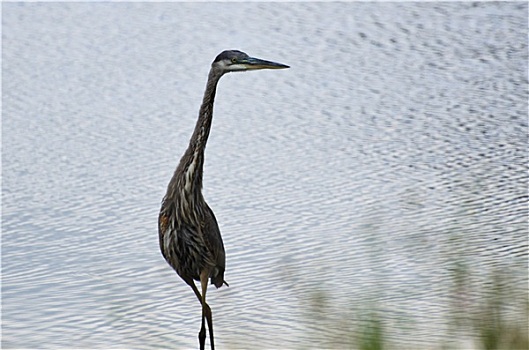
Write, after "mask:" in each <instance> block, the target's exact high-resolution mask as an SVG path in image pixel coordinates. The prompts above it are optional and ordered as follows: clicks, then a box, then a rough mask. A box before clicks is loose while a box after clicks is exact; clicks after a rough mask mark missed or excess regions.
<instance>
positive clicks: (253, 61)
mask: <svg viewBox="0 0 529 350" xmlns="http://www.w3.org/2000/svg"><path fill="white" fill-rule="evenodd" d="M240 63H241V64H243V65H244V66H245V67H246V69H248V70H254V69H283V68H290V66H287V65H286V64H282V63H277V62H270V61H265V60H262V59H260V58H255V57H248V58H246V59H244V60H242V62H240Z"/></svg>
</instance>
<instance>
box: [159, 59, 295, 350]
mask: <svg viewBox="0 0 529 350" xmlns="http://www.w3.org/2000/svg"><path fill="white" fill-rule="evenodd" d="M282 68H289V66H286V65H284V64H280V63H275V62H270V61H265V60H262V59H258V58H254V57H250V56H248V55H247V54H245V53H244V52H241V51H237V50H231V51H224V52H222V53H220V54H219V55H218V56H217V57H216V58H215V60H214V61H213V63H212V64H211V69H210V71H209V76H208V81H207V84H206V91H205V92H204V98H203V101H202V105H201V106H200V111H199V115H198V120H197V122H196V126H195V130H194V132H193V135H192V136H191V139H190V141H189V146H188V148H187V150H186V151H185V153H184V155H183V156H182V158H181V159H180V163H179V164H178V166H177V168H176V170H175V172H174V175H173V177H172V178H171V181H170V182H169V185H168V186H167V192H166V194H165V197H164V198H163V200H162V207H161V209H160V215H159V217H158V234H159V240H160V249H161V251H162V255H163V257H164V258H165V260H166V261H167V263H169V265H171V267H172V268H173V269H174V270H175V271H176V273H177V274H178V275H179V276H180V277H181V278H182V279H183V280H184V281H185V282H186V283H187V284H188V285H189V286H190V287H191V288H192V289H193V292H194V293H195V295H196V296H197V298H198V300H199V301H200V303H201V305H202V326H201V328H200V332H199V333H198V339H199V343H200V349H202V350H203V349H204V346H205V342H206V329H205V325H204V320H206V321H207V323H208V329H209V339H210V345H211V349H212V350H213V349H214V348H215V343H214V339H213V319H212V313H211V308H210V307H209V305H208V304H207V303H206V290H207V287H208V280H210V281H211V284H214V285H215V287H217V288H220V287H221V286H222V285H223V284H225V285H226V286H228V283H227V282H226V281H225V280H224V270H225V267H226V264H225V263H226V254H225V253H224V245H223V243H222V237H221V235H220V230H219V226H218V224H217V220H216V219H215V215H214V214H213V211H212V210H211V208H210V207H209V206H208V204H207V203H206V201H205V200H204V197H203V196H202V170H203V166H204V149H205V147H206V142H207V140H208V136H209V131H210V129H211V119H212V117H213V103H214V100H215V92H216V89H217V84H218V82H219V79H220V78H221V77H222V76H223V75H224V74H226V73H229V72H242V71H249V70H258V69H282ZM195 280H196V281H200V286H201V291H202V293H201V292H200V291H199V290H198V288H197V286H196V285H195V282H194V281H195Z"/></svg>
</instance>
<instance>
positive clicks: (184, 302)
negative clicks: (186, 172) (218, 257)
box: [2, 2, 528, 349]
mask: <svg viewBox="0 0 529 350" xmlns="http://www.w3.org/2000/svg"><path fill="white" fill-rule="evenodd" d="M2 12H3V26H2V31H3V37H2V75H3V79H2V90H3V95H2V346H3V347H4V348H41V349H44V348H48V349H56V348H71V347H74V348H93V349H106V348H135V349H153V348H194V347H196V344H197V340H196V334H197V332H198V329H199V326H200V305H199V304H198V302H197V301H196V299H195V296H194V295H193V293H192V291H191V290H190V289H189V287H188V286H186V285H185V283H183V282H182V281H181V280H180V279H179V277H178V276H177V275H176V274H175V273H174V272H173V271H172V270H171V269H170V268H169V266H168V265H167V264H166V263H165V261H164V260H163V258H162V256H161V254H160V253H159V248H158V234H157V214H158V209H159V205H160V201H161V198H162V196H163V195H164V193H165V189H166V185H167V183H168V181H169V179H170V177H171V175H172V172H173V170H174V167H175V166H176V164H177V161H178V159H179V157H180V155H181V154H182V153H183V151H184V149H185V147H186V146H187V142H188V140H189V137H190V135H191V132H192V130H193V126H194V123H195V119H196V116H197V112H198V107H199V104H200V102H201V97H202V96H201V95H202V91H203V88H204V86H205V80H206V77H207V72H208V69H209V64H210V62H211V61H212V60H213V58H214V57H215V56H216V55H217V54H218V53H219V52H220V51H222V50H224V49H230V48H236V49H240V50H243V51H246V52H248V53H249V54H250V55H255V56H257V57H262V58H265V59H269V60H275V61H279V62H282V63H285V64H288V65H290V66H291V68H290V69H289V70H282V71H262V72H255V73H253V72H252V73H245V74H231V75H228V76H226V77H224V78H223V79H222V81H221V82H220V85H219V91H218V94H217V104H216V107H215V117H214V121H213V129H212V132H211V137H210V142H209V144H208V148H207V152H206V153H207V154H206V166H205V174H204V181H205V183H204V195H205V197H206V199H207V200H208V202H209V203H210V205H211V207H212V208H213V209H214V211H215V213H216V216H217V218H218V221H219V224H220V227H221V231H222V234H223V237H224V244H225V247H226V251H227V272H226V276H225V277H226V280H227V281H228V282H229V283H230V287H229V288H222V289H219V290H214V288H212V289H211V290H210V291H209V292H208V298H209V303H210V305H211V306H212V308H213V313H214V319H215V332H216V340H217V343H218V345H219V347H220V348H270V349H273V348H275V349H279V348H281V349H283V348H288V349H302V348H307V347H314V348H318V347H336V348H343V347H344V345H343V344H340V341H345V340H344V339H343V337H341V336H340V334H343V329H339V328H340V327H337V326H338V325H342V326H343V325H344V324H345V326H344V327H350V329H349V330H348V331H347V333H349V331H350V333H354V332H356V331H355V329H357V327H356V326H357V325H358V322H359V319H360V318H361V317H363V316H361V315H364V314H363V313H362V312H364V311H365V310H369V311H370V312H373V311H376V312H377V313H378V314H379V315H381V316H380V317H381V318H382V321H383V324H384V326H385V329H386V330H387V336H388V339H389V340H390V341H391V342H394V343H395V344H401V345H402V346H413V347H415V348H424V347H438V346H441V345H443V344H446V343H447V342H451V341H455V342H461V343H460V344H466V345H468V344H469V343H468V339H472V337H473V336H474V333H475V332H476V330H475V329H473V328H472V327H457V329H454V328H453V327H451V325H452V324H453V320H454V318H456V319H460V318H461V317H464V316H465V315H468V314H471V313H472V312H474V311H475V310H480V305H483V304H484V303H485V302H486V300H487V296H488V295H490V294H492V293H494V292H495V290H496V289H498V288H499V289H500V290H507V291H508V293H509V294H508V296H507V298H506V299H507V300H508V302H507V303H505V305H503V309H502V313H503V315H504V316H503V317H504V318H505V319H507V320H509V322H511V323H512V324H515V325H519V326H521V327H522V328H526V327H527V318H526V317H527V304H526V297H527V180H528V179H527V173H528V172H527V171H528V169H527V158H526V157H527V134H528V133H527V131H528V130H527V98H528V95H527V59H528V57H527V5H526V4H525V3H523V2H520V3H507V2H501V3H423V4H416V3H327V4H325V3H232V4H230V3H200V4H189V3H158V4H154V3H153V4H143V3H123V4H117V3H114V4H112V3H94V4H89V3H4V4H3V6H2ZM498 276H500V277H501V278H499V277H498ZM498 279H499V282H498ZM498 286H499V287H498ZM520 295H521V297H520ZM318 300H319V301H320V302H318ZM323 304H325V305H327V306H325V307H324V305H323ZM322 305H323V306H322ZM322 308H323V309H322ZM362 310H364V311H362ZM341 332H342V333H341ZM333 335H336V337H335V338H334V339H333V338H332V337H333Z"/></svg>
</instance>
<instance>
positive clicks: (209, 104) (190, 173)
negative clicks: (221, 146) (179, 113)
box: [178, 69, 222, 195]
mask: <svg viewBox="0 0 529 350" xmlns="http://www.w3.org/2000/svg"><path fill="white" fill-rule="evenodd" d="M221 76H222V75H221V74H218V73H216V72H215V71H214V70H213V69H212V70H210V72H209V76H208V82H207V85H206V91H205V92H204V98H203V100H202V105H201V106H200V111H199V114H198V120H197V123H196V125H195V130H194V132H193V136H191V139H190V140H189V146H188V148H187V150H186V152H185V154H184V156H183V157H182V159H181V160H180V164H179V166H178V168H180V171H181V173H180V175H181V176H182V178H181V180H182V181H183V185H184V186H183V188H184V190H185V192H186V193H187V194H188V195H189V194H195V195H197V194H200V193H201V189H202V170H203V167H204V150H205V148H206V143H207V141H208V137H209V131H210V129H211V121H212V118H213V102H214V101H215V92H216V89H217V83H218V82H219V79H220V77H221Z"/></svg>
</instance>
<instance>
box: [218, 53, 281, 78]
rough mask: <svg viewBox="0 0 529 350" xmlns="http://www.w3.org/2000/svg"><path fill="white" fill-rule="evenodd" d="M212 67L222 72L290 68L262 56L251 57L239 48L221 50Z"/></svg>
mask: <svg viewBox="0 0 529 350" xmlns="http://www.w3.org/2000/svg"><path fill="white" fill-rule="evenodd" d="M211 66H212V68H214V69H218V70H219V71H220V72H222V74H224V73H228V72H243V71H247V70H257V69H282V68H290V67H289V66H287V65H284V64H281V63H276V62H270V61H265V60H262V59H260V58H255V57H250V56H248V55H247V54H245V53H244V52H241V51H238V50H226V51H223V52H221V53H220V54H219V55H218V56H217V57H216V58H215V60H214V61H213V63H212V64H211Z"/></svg>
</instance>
